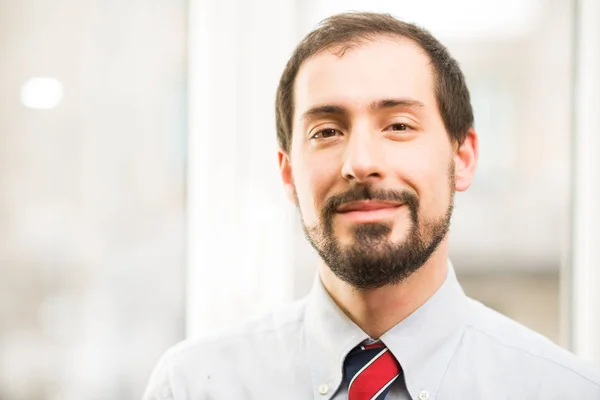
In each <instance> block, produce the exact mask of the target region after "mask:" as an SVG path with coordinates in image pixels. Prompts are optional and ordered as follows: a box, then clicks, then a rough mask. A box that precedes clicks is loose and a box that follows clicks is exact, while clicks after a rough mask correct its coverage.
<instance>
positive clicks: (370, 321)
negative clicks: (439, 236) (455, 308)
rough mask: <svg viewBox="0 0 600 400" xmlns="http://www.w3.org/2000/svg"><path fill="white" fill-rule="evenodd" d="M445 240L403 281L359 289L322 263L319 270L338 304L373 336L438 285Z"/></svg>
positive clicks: (444, 263)
mask: <svg viewBox="0 0 600 400" xmlns="http://www.w3.org/2000/svg"><path fill="white" fill-rule="evenodd" d="M447 260H448V250H447V240H444V241H443V242H442V243H440V245H439V247H438V248H437V250H436V251H435V252H434V253H433V254H432V256H431V257H430V258H429V260H428V261H427V262H426V263H425V264H424V265H423V266H422V267H421V268H419V270H417V271H416V272H415V273H413V274H412V275H410V276H409V277H408V278H407V279H406V280H404V281H402V282H400V283H398V284H395V285H386V286H384V287H381V288H377V289H369V290H359V289H356V288H355V287H353V286H351V285H349V284H348V283H346V282H344V281H342V280H340V279H339V278H338V277H337V276H335V275H334V274H333V272H331V270H330V269H329V267H327V265H325V264H324V263H321V265H320V267H319V273H320V276H321V280H322V282H323V285H324V286H325V289H327V292H329V295H330V296H331V297H332V298H333V300H334V301H335V302H336V303H337V305H338V306H339V307H340V308H341V309H342V310H343V311H344V313H346V315H347V316H348V317H349V318H350V319H351V320H352V321H354V323H355V324H357V325H358V326H359V327H360V328H361V329H362V330H363V331H364V332H365V333H367V334H368V335H369V336H370V337H371V338H372V339H379V337H380V336H381V335H383V334H384V333H385V332H386V331H388V330H389V329H391V328H392V327H394V326H395V325H396V324H398V323H399V322H401V321H402V320H404V319H405V318H406V317H408V316H409V315H410V314H412V313H413V312H414V311H416V310H417V309H418V308H419V307H420V306H421V305H423V304H424V303H425V302H426V301H427V300H428V299H429V298H430V297H431V296H433V295H434V294H435V292H436V291H437V290H438V289H439V288H440V286H441V285H442V283H443V282H444V279H445V278H446V273H447V262H448V261H447Z"/></svg>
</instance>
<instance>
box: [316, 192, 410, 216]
mask: <svg viewBox="0 0 600 400" xmlns="http://www.w3.org/2000/svg"><path fill="white" fill-rule="evenodd" d="M362 200H375V201H393V202H398V203H406V204H407V205H408V207H409V209H410V211H411V213H413V214H416V212H417V210H418V209H419V198H418V197H417V195H416V194H415V193H414V192H412V191H410V190H407V189H404V190H393V189H375V188H373V187H371V186H366V185H362V186H354V187H352V188H350V189H348V190H347V191H345V192H343V193H339V194H335V195H332V196H330V197H329V198H328V199H327V201H326V202H325V205H324V207H323V210H322V212H323V215H324V216H325V217H328V216H331V215H333V214H334V213H335V212H336V211H337V209H338V208H339V207H340V206H341V205H343V204H345V203H350V202H353V201H362Z"/></svg>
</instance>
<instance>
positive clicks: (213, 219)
mask: <svg viewBox="0 0 600 400" xmlns="http://www.w3.org/2000/svg"><path fill="white" fill-rule="evenodd" d="M295 7H296V4H295V1H294V0H278V1H269V0H191V1H190V9H189V12H190V18H189V143H188V146H189V152H188V154H189V160H188V161H189V170H188V213H189V227H188V254H189V257H188V277H187V283H188V285H187V313H186V314H187V335H188V336H198V335H204V334H207V333H209V332H212V331H214V330H217V329H220V328H224V327H227V326H230V325H231V324H233V323H235V322H236V321H238V320H239V319H246V318H248V317H250V316H252V315H255V314H259V313H262V312H264V311H267V310H269V309H271V308H273V307H275V306H276V305H278V304H280V303H282V302H285V301H289V300H291V299H292V298H293V266H292V258H293V252H292V245H293V244H292V240H293V229H294V228H293V220H294V209H293V207H292V205H291V204H289V203H288V202H287V200H286V199H285V196H284V192H283V188H282V185H281V183H280V178H279V174H278V168H277V141H276V134H275V116H274V110H275V105H274V101H275V91H276V87H277V84H278V81H279V77H280V75H281V72H282V71H283V68H284V65H285V62H286V61H287V59H288V57H289V56H290V55H291V52H292V50H293V48H294V45H295V44H296V41H297V39H298V38H297V32H296V27H295V15H294V11H295Z"/></svg>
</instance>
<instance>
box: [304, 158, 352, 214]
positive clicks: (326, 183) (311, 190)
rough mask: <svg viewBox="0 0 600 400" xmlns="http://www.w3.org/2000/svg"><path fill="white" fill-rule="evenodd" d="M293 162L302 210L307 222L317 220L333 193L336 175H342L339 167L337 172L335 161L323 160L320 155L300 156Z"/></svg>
mask: <svg viewBox="0 0 600 400" xmlns="http://www.w3.org/2000/svg"><path fill="white" fill-rule="evenodd" d="M296 160H297V164H293V171H296V172H297V173H294V182H295V185H296V195H297V197H298V201H299V206H300V211H301V212H302V215H303V218H304V220H305V222H306V223H311V222H314V221H316V219H317V218H318V215H319V214H320V210H321V208H322V207H323V205H324V203H325V201H326V200H327V196H329V195H331V193H332V191H331V188H332V187H334V185H335V182H336V177H338V176H341V174H340V171H339V169H338V170H337V172H336V169H335V168H334V163H333V162H331V161H332V160H330V162H322V161H323V160H320V158H319V157H314V156H313V157H311V156H306V155H304V156H300V157H299V158H296Z"/></svg>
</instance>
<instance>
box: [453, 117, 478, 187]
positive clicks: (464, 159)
mask: <svg viewBox="0 0 600 400" xmlns="http://www.w3.org/2000/svg"><path fill="white" fill-rule="evenodd" d="M478 158H479V139H478V138H477V133H476V132H475V130H474V129H473V128H471V129H469V132H467V137H466V138H465V141H464V142H463V144H462V145H461V146H460V147H459V148H458V149H457V151H456V154H455V155H454V160H455V163H454V165H455V171H454V176H455V182H456V184H455V189H456V190H457V191H459V192H462V191H465V190H467V189H468V188H469V187H470V186H471V183H472V182H473V178H474V177H475V168H476V167H477V159H478Z"/></svg>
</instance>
